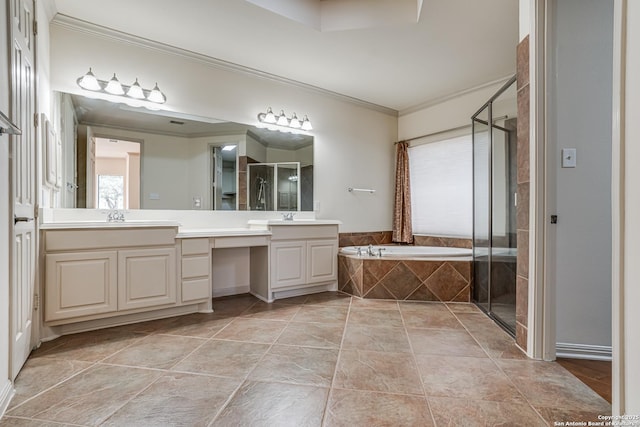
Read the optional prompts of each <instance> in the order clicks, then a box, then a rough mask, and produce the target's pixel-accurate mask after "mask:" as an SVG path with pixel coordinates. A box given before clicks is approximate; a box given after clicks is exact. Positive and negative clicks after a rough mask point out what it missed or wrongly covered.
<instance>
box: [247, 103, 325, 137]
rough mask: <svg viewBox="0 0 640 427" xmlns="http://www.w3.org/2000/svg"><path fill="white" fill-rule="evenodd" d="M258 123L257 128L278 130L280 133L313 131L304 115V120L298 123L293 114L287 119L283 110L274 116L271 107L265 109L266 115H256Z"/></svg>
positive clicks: (296, 117) (298, 120)
mask: <svg viewBox="0 0 640 427" xmlns="http://www.w3.org/2000/svg"><path fill="white" fill-rule="evenodd" d="M258 121H259V122H260V123H259V125H258V126H259V127H263V128H267V129H269V130H279V131H281V132H293V133H306V132H308V131H310V130H312V129H313V127H312V126H311V122H310V121H309V118H308V117H307V116H306V115H305V116H304V119H302V121H300V119H299V118H298V116H297V115H296V113H293V114H292V115H291V118H287V116H286V115H285V114H284V110H280V114H278V115H275V114H273V110H272V109H271V107H269V108H267V112H266V113H259V114H258Z"/></svg>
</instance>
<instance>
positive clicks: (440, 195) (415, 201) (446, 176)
mask: <svg viewBox="0 0 640 427" xmlns="http://www.w3.org/2000/svg"><path fill="white" fill-rule="evenodd" d="M409 173H410V179H411V216H412V222H413V224H412V225H413V233H414V234H427V235H435V236H450V237H467V238H468V237H471V235H472V221H473V210H472V208H473V206H472V203H473V164H472V144H471V135H465V136H461V137H456V138H450V139H446V140H442V141H437V142H430V143H427V144H421V145H415V146H413V147H409Z"/></svg>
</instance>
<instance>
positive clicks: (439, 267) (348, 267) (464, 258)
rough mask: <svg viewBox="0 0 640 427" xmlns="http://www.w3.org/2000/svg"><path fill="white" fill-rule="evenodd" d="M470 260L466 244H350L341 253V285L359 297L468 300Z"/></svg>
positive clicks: (339, 282)
mask: <svg viewBox="0 0 640 427" xmlns="http://www.w3.org/2000/svg"><path fill="white" fill-rule="evenodd" d="M358 248H360V251H358ZM380 249H381V250H380ZM370 250H371V253H373V254H374V255H369V251H370ZM359 253H360V255H359ZM379 254H380V256H379ZM471 266H472V253H471V249H466V248H451V247H436V246H392V245H389V246H386V245H383V246H373V247H371V248H370V247H368V246H362V247H357V246H347V247H344V248H341V249H340V252H339V254H338V288H339V289H340V290H341V291H343V292H346V293H349V294H351V295H355V296H358V297H361V298H374V299H395V300H412V301H442V302H469V301H470V295H471V277H472V275H471Z"/></svg>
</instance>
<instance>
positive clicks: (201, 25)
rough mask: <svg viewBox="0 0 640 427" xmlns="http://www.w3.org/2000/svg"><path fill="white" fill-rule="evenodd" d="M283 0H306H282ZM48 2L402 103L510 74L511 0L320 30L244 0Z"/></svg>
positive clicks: (443, 6)
mask: <svg viewBox="0 0 640 427" xmlns="http://www.w3.org/2000/svg"><path fill="white" fill-rule="evenodd" d="M274 1H275V0H274ZM287 1H289V2H294V3H295V1H303V0H286V1H285V0H280V3H283V2H284V3H286V2H287ZM306 1H308V0H306ZM324 1H329V0H324ZM330 1H331V2H340V1H345V0H330ZM349 1H350V2H351V3H354V1H355V2H358V1H357V0H349ZM359 2H360V3H363V2H364V0H359ZM378 3H385V4H386V7H388V5H389V1H388V0H367V2H366V3H365V5H366V7H367V8H369V7H370V8H372V9H371V10H374V9H376V7H377V6H376V5H377V4H378ZM55 7H56V8H57V11H58V13H60V14H63V15H67V16H69V17H72V18H76V19H81V20H84V21H88V22H91V23H95V24H98V25H101V26H105V27H108V28H111V29H114V30H118V31H121V32H124V33H128V34H131V35H135V36H139V37H143V38H146V39H150V40H155V41H158V42H161V43H165V44H168V45H171V46H174V47H178V48H182V49H186V50H189V51H193V52H197V53H200V54H204V55H208V56H210V57H213V58H217V59H221V60H224V61H228V62H232V63H235V64H238V65H241V66H244V67H249V68H253V69H256V70H260V71H262V72H267V73H271V74H274V75H277V76H280V77H284V78H287V79H291V80H295V81H298V82H302V83H305V84H309V85H313V86H316V87H319V88H322V89H326V90H329V91H332V92H337V93H340V94H343V95H346V96H350V97H353V98H357V99H360V100H363V101H367V102H370V103H373V104H377V105H381V106H384V107H388V108H391V109H394V110H397V111H400V112H402V111H403V110H407V109H411V108H413V107H415V106H418V105H422V104H425V103H429V102H432V101H433V100H436V99H439V98H442V97H446V96H449V95H451V94H454V93H457V92H460V91H463V90H467V89H470V88H473V87H475V86H479V85H482V84H485V83H488V82H492V81H495V80H498V79H501V78H504V77H506V76H509V75H511V74H513V73H515V56H516V55H515V51H516V45H517V42H518V1H516V0H482V1H478V0H423V1H422V7H421V10H420V16H419V20H418V22H417V23H412V22H398V21H397V20H396V21H394V22H393V23H392V24H390V25H386V26H385V25H384V23H380V22H376V23H374V24H372V25H374V27H369V28H362V29H354V30H340V31H321V30H318V29H316V28H314V27H313V26H309V25H305V24H302V23H300V22H297V21H294V20H292V19H289V18H286V17H284V16H282V15H281V14H277V13H274V12H271V11H268V10H266V9H264V8H262V7H260V6H257V5H255V4H253V3H250V2H248V1H243V0H207V1H205V0H183V1H175V0H136V1H131V0H109V1H108V2H106V1H102V0H55ZM363 10H365V9H363ZM367 10H368V9H367ZM358 21H361V20H358ZM343 26H344V27H348V25H346V24H344V23H343ZM362 26H363V25H362V24H361V22H355V21H354V27H362Z"/></svg>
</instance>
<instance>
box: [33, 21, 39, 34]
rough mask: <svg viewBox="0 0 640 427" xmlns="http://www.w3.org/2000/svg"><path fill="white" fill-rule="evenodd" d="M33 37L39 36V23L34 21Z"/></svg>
mask: <svg viewBox="0 0 640 427" xmlns="http://www.w3.org/2000/svg"><path fill="white" fill-rule="evenodd" d="M33 35H34V36H37V35H38V21H35V20H34V21H33Z"/></svg>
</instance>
